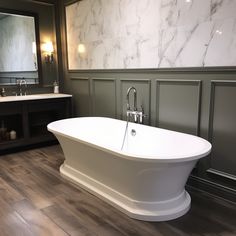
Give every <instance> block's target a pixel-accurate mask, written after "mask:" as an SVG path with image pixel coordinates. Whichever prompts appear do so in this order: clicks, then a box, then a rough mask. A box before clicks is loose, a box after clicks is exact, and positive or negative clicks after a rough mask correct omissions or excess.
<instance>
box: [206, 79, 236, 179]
mask: <svg viewBox="0 0 236 236" xmlns="http://www.w3.org/2000/svg"><path fill="white" fill-rule="evenodd" d="M210 83H211V91H210V112H209V124H208V127H209V128H208V140H209V141H210V142H211V143H212V140H213V135H214V129H213V121H214V107H215V89H216V86H229V87H236V80H211V81H210ZM211 160H212V153H211V154H210V155H209V160H208V166H209V168H208V169H207V170H206V172H207V173H209V174H213V175H216V176H217V177H220V178H223V179H227V180H234V181H236V176H234V175H231V174H229V173H226V172H223V171H219V170H216V169H214V168H211V167H210V166H211Z"/></svg>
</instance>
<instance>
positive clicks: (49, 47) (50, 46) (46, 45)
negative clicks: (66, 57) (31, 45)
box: [43, 42, 54, 53]
mask: <svg viewBox="0 0 236 236" xmlns="http://www.w3.org/2000/svg"><path fill="white" fill-rule="evenodd" d="M43 51H45V52H47V53H53V51H54V50H53V44H52V42H46V43H44V44H43Z"/></svg>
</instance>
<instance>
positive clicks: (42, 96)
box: [0, 93, 72, 102]
mask: <svg viewBox="0 0 236 236" xmlns="http://www.w3.org/2000/svg"><path fill="white" fill-rule="evenodd" d="M63 97H72V95H70V94H62V93H45V94H33V95H26V96H6V97H0V102H16V101H25V100H39V99H50V98H63Z"/></svg>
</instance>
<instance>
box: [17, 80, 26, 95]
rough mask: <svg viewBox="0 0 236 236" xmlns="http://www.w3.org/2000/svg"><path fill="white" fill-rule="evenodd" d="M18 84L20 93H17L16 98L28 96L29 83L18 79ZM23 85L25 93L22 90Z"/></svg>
mask: <svg viewBox="0 0 236 236" xmlns="http://www.w3.org/2000/svg"><path fill="white" fill-rule="evenodd" d="M16 84H17V87H18V92H17V93H16V96H18V95H19V96H23V95H26V88H27V81H26V80H25V79H18V80H17V82H16ZM22 85H24V92H23V90H22Z"/></svg>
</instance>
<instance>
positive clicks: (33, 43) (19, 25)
mask: <svg viewBox="0 0 236 236" xmlns="http://www.w3.org/2000/svg"><path fill="white" fill-rule="evenodd" d="M39 42H40V41H39V27H38V18H37V15H35V14H32V13H27V12H18V11H12V10H6V9H1V8H0V85H16V84H17V81H18V80H20V79H25V80H26V82H27V84H38V83H39V80H40V68H41V59H40V45H39Z"/></svg>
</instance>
